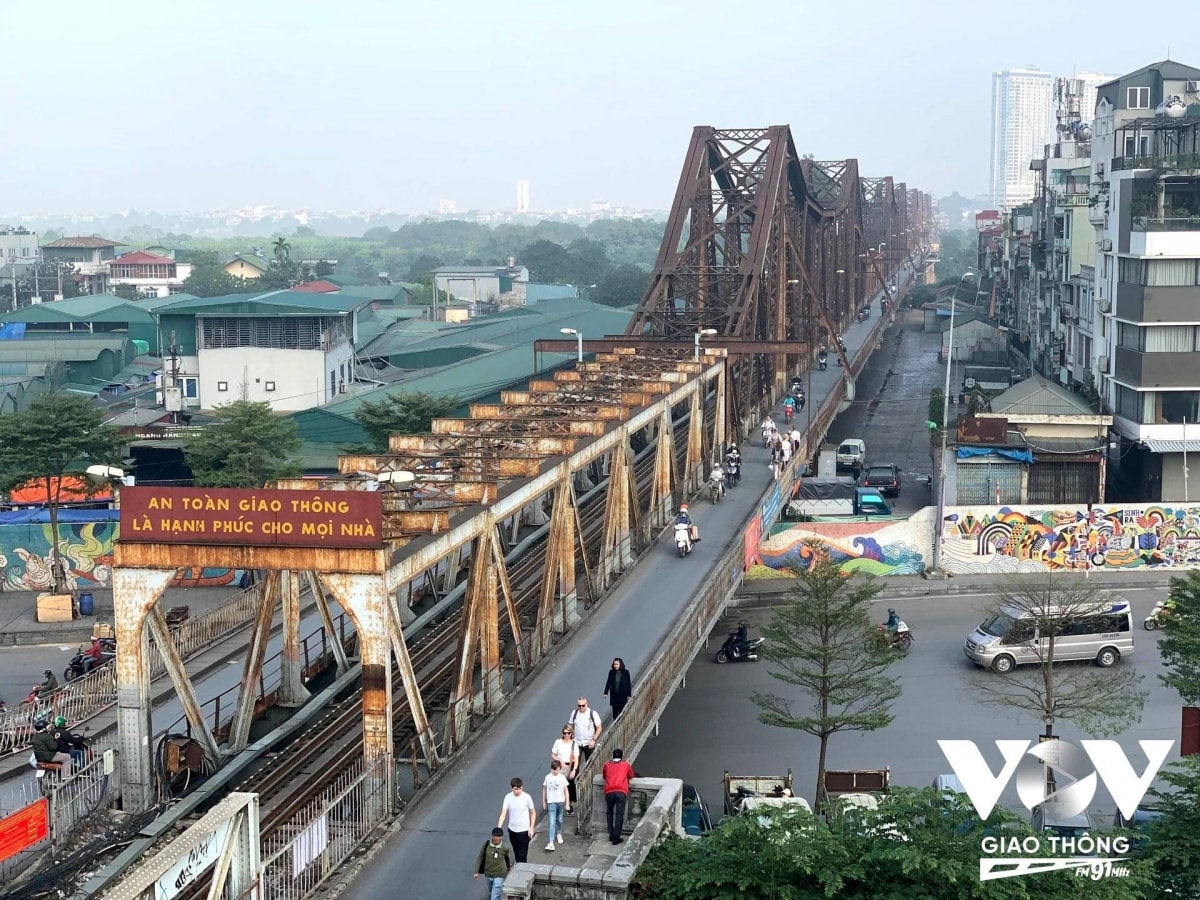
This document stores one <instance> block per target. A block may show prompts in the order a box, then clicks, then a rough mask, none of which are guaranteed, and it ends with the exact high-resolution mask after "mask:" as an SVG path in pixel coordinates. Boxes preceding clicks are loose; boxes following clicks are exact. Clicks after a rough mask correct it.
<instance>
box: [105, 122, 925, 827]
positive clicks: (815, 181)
mask: <svg viewBox="0 0 1200 900" xmlns="http://www.w3.org/2000/svg"><path fill="white" fill-rule="evenodd" d="M933 227H934V226H933V218H932V204H931V200H930V197H929V195H928V194H925V193H922V192H920V191H918V190H915V189H910V188H908V187H907V186H906V185H905V184H903V183H895V182H894V180H893V178H891V177H890V176H889V177H879V178H867V177H863V176H861V175H860V174H859V171H858V163H857V161H856V160H853V159H848V160H839V161H835V162H824V161H818V160H814V159H810V158H806V157H802V156H800V155H799V154H798V153H797V150H796V145H795V142H794V139H793V137H792V134H791V131H790V129H789V128H788V127H787V126H772V127H770V128H763V129H731V130H720V129H715V128H712V127H707V126H703V127H698V128H696V129H695V130H694V131H693V134H692V138H691V142H690V144H689V146H688V149H687V154H686V156H685V161H684V166H683V171H682V173H681V175H680V178H679V183H678V187H677V189H676V194H675V200H674V204H673V206H672V209H671V212H670V216H669V218H668V221H667V225H666V230H665V233H664V236H663V242H662V246H661V248H660V250H659V254H658V258H657V261H656V263H655V266H654V270H653V273H652V276H651V279H650V285H649V287H648V289H647V291H646V293H645V295H644V296H643V298H642V300H641V302H640V303H639V305H638V307H637V309H636V311H635V313H634V314H633V317H632V319H631V321H630V323H629V327H628V329H627V331H626V333H625V334H624V335H615V336H606V337H604V338H594V339H584V340H583V341H582V347H583V350H584V351H585V352H587V353H589V354H593V357H592V359H591V360H590V361H587V362H580V363H578V364H576V365H574V367H572V368H564V369H560V370H558V371H556V372H554V375H553V378H543V379H535V380H533V381H532V382H531V383H530V384H529V386H528V389H526V390H521V391H506V392H504V393H503V394H502V395H501V398H500V402H499V403H496V404H473V405H472V406H471V407H470V414H469V416H468V417H467V418H465V419H439V420H436V421H434V422H433V425H432V429H431V432H430V433H429V434H423V435H397V436H393V437H392V439H391V441H390V446H389V451H388V452H387V453H385V454H381V455H377V456H343V457H342V458H341V459H340V461H339V471H340V475H339V477H338V478H335V479H331V480H330V481H329V482H327V483H326V484H324V485H322V486H323V487H326V488H333V489H345V490H367V489H380V490H383V491H384V492H385V497H384V504H385V506H384V508H385V535H384V537H385V539H386V542H387V548H388V553H389V560H390V561H389V563H388V565H387V567H386V572H385V573H384V574H383V576H382V582H381V588H380V589H375V588H374V587H371V586H369V585H368V583H367V582H365V581H362V579H363V578H365V576H363V575H361V574H353V573H354V572H355V571H361V570H357V569H353V568H352V567H351V568H350V569H341V570H339V561H338V559H337V558H336V554H326V555H325V556H324V557H323V558H322V560H321V566H320V569H321V571H319V572H304V573H295V572H292V573H288V572H283V573H281V574H278V575H273V576H271V577H269V578H268V580H267V582H266V584H265V588H264V591H263V595H262V596H263V600H262V603H263V606H262V608H261V610H260V612H259V615H258V619H257V622H256V625H255V635H256V637H255V638H254V639H253V640H252V642H251V646H250V647H249V648H248V650H247V660H246V668H245V678H244V680H243V696H242V697H241V699H240V700H239V702H238V703H237V704H236V706H235V708H234V709H233V710H231V716H230V721H229V722H228V723H218V727H217V728H215V729H214V728H213V727H212V725H211V723H208V722H206V721H205V719H204V717H203V716H202V714H201V713H200V709H199V703H198V702H197V698H196V697H195V692H194V689H193V686H192V685H191V684H190V683H189V682H188V679H187V675H186V671H184V669H183V666H182V664H181V663H180V662H179V660H178V659H170V658H169V657H170V656H171V653H172V652H173V651H171V650H170V649H169V641H167V640H166V639H165V638H164V635H165V626H164V625H163V623H162V621H161V619H162V616H161V613H160V612H159V611H158V610H157V609H156V608H155V602H156V600H155V598H156V596H157V594H156V593H155V592H154V585H155V584H156V583H157V582H156V581H155V579H154V578H149V577H148V576H149V575H150V574H151V572H150V570H146V571H145V572H140V571H139V570H136V569H133V570H126V574H125V575H124V576H122V575H121V574H120V569H119V567H120V564H121V560H120V557H119V556H118V560H117V563H118V571H117V573H116V574H115V575H114V588H115V589H114V601H115V605H116V619H117V631H118V635H119V636H121V637H122V641H121V644H120V646H121V653H122V659H120V660H119V661H118V666H117V678H118V707H119V725H120V729H121V734H120V747H121V757H120V764H121V769H122V786H123V787H122V790H123V803H124V807H125V809H126V810H127V811H128V810H136V809H139V808H145V807H147V806H148V805H149V804H150V803H151V802H152V800H153V797H154V795H155V786H154V784H153V783H152V782H153V778H152V767H151V764H150V762H149V760H148V759H147V758H146V757H147V755H148V754H149V753H152V752H153V748H152V747H151V746H150V737H151V735H150V733H149V731H148V729H149V716H148V713H147V707H146V706H145V704H146V702H147V701H146V700H145V699H144V697H142V698H141V699H139V693H143V694H144V691H145V684H146V680H145V679H146V672H147V671H149V665H150V660H149V653H150V649H149V647H150V643H149V640H148V637H150V636H152V637H153V638H154V639H155V641H156V644H157V646H158V647H164V646H167V647H168V649H167V650H166V651H164V652H165V654H166V655H167V657H168V658H167V660H166V662H167V670H168V674H170V675H171V678H172V681H173V682H174V686H175V688H176V689H177V691H178V692H179V694H180V697H181V699H182V700H183V701H184V704H183V705H184V707H185V711H187V713H188V718H189V721H190V726H191V729H192V731H193V732H194V733H197V732H204V733H205V735H204V737H203V739H202V741H201V742H202V744H204V746H205V749H206V752H207V754H208V755H209V756H211V757H216V759H217V761H218V762H219V761H221V760H222V758H228V757H231V756H233V755H236V754H237V753H239V752H240V751H241V750H242V749H243V748H245V747H246V746H247V735H248V731H249V720H250V718H251V717H252V716H253V715H254V713H255V712H256V711H257V710H256V707H255V703H256V701H257V694H256V692H255V691H254V690H253V685H254V684H255V683H256V682H257V681H258V679H259V676H260V675H261V672H258V671H256V666H258V667H261V664H262V659H263V647H264V644H265V635H267V634H268V633H269V630H270V625H271V619H272V616H273V614H274V610H275V608H276V606H279V607H281V608H282V610H283V618H284V651H283V653H282V663H281V665H282V666H283V667H285V668H293V667H298V666H299V653H298V652H297V651H296V649H295V648H296V646H297V642H298V640H299V637H298V634H297V633H296V632H297V630H298V618H299V617H298V614H297V613H296V609H297V601H296V595H297V592H298V590H299V587H298V586H299V584H300V583H301V582H302V581H303V580H307V583H309V584H311V585H312V586H313V587H314V588H315V590H314V595H316V596H318V597H319V599H320V600H321V601H322V603H323V602H324V601H325V600H326V599H327V597H333V598H335V599H336V600H338V602H339V603H340V604H341V606H342V607H343V609H344V610H345V611H346V612H347V613H348V614H349V615H350V616H351V617H352V619H353V620H354V625H355V631H356V634H355V639H354V641H353V642H352V643H351V645H350V652H351V653H352V654H357V657H355V656H353V655H352V656H351V658H350V660H349V664H350V665H354V664H355V663H356V659H357V664H358V665H361V675H362V677H361V679H360V681H359V683H358V688H357V692H356V693H354V694H353V696H351V697H350V698H349V699H348V700H346V699H343V700H342V701H341V703H340V704H339V705H338V706H337V707H336V708H335V709H334V711H333V712H331V713H329V714H326V715H325V717H324V718H322V719H318V720H315V721H314V723H313V724H312V725H311V726H310V727H309V729H308V730H307V731H306V732H305V734H304V736H303V738H302V739H301V740H300V741H299V742H298V744H296V745H293V747H292V748H290V749H289V750H287V751H284V752H283V753H281V754H278V755H277V756H276V758H275V759H274V760H273V762H272V764H271V766H270V767H269V768H268V770H266V772H265V774H260V775H258V776H255V777H253V778H251V779H250V780H249V781H248V782H242V783H240V784H239V785H238V786H237V787H238V789H239V790H244V791H258V792H260V793H262V795H263V823H262V840H263V842H264V847H266V846H267V844H268V843H269V842H270V841H271V840H272V839H274V840H276V841H278V840H279V839H280V837H279V836H280V835H283V836H285V837H286V835H288V834H295V833H297V830H303V826H304V823H303V822H292V821H291V818H290V817H291V816H293V814H295V813H296V811H297V810H300V809H301V808H302V807H304V806H305V805H306V804H309V803H310V802H311V801H312V799H313V798H317V797H319V796H321V791H322V790H323V789H325V788H326V787H328V786H329V785H332V784H334V782H336V781H337V779H339V777H343V775H344V773H345V772H346V771H347V770H348V769H349V768H352V767H355V766H357V767H358V768H357V769H356V771H361V772H364V773H376V774H375V776H374V777H377V778H379V779H382V780H383V781H384V782H385V783H384V785H383V786H384V787H385V788H386V790H383V789H381V790H379V791H376V792H374V793H372V794H371V796H372V797H375V798H377V799H375V800H373V801H372V803H373V804H374V807H373V808H374V816H375V817H376V818H377V819H380V820H382V818H385V817H386V816H388V815H390V814H392V813H394V812H395V811H396V809H397V808H398V806H399V805H401V803H400V802H399V801H397V797H398V795H400V796H411V794H412V792H413V791H415V790H417V789H423V786H425V785H427V784H428V783H429V782H430V781H431V780H436V775H437V773H438V772H439V771H440V770H442V769H443V768H444V767H446V764H447V762H448V761H449V760H452V759H453V757H454V756H455V754H456V753H458V752H459V751H460V750H461V748H462V747H463V746H464V744H465V743H466V742H467V740H468V739H469V738H470V736H471V734H472V733H473V732H475V731H477V730H478V729H479V728H480V727H481V726H482V725H483V724H484V723H486V721H487V720H488V719H489V718H490V717H493V716H496V715H497V714H499V713H500V712H501V711H502V710H503V709H504V707H505V705H506V703H507V701H508V699H509V697H510V696H511V694H512V692H513V690H514V689H515V687H516V686H517V685H518V684H519V683H520V682H521V680H522V679H523V678H524V677H525V676H526V675H527V674H528V673H529V672H530V671H532V670H533V669H534V668H535V667H537V666H538V665H539V663H540V662H541V661H542V660H543V659H545V658H546V656H547V655H548V654H549V653H550V651H551V650H552V649H553V647H554V645H555V644H556V642H558V641H560V640H562V639H563V637H564V635H566V634H568V633H569V632H570V631H571V630H572V629H574V628H575V627H576V626H577V624H578V623H579V622H580V620H581V618H582V617H584V616H586V615H587V614H589V611H590V610H592V609H593V608H594V607H596V606H597V605H602V602H603V599H604V596H605V594H606V592H607V591H608V589H609V587H610V586H611V585H612V584H613V582H614V581H615V580H616V579H617V578H619V577H620V575H621V573H622V572H624V571H626V570H628V569H629V568H630V567H632V566H633V565H635V564H636V561H637V559H638V557H639V555H640V554H641V553H642V551H643V550H645V549H646V548H647V547H648V546H649V545H650V544H651V543H652V542H653V541H654V540H655V538H656V537H657V535H658V534H659V533H660V532H661V531H662V529H663V528H664V527H666V526H667V524H668V523H669V521H670V520H671V517H672V514H673V510H674V509H675V508H676V507H677V506H678V504H679V503H680V502H681V501H683V500H684V499H686V498H687V497H689V496H691V495H692V494H694V492H695V491H697V490H698V489H699V487H700V486H701V484H702V480H703V478H704V475H705V467H706V465H707V464H708V463H709V462H710V461H711V460H712V459H714V458H716V457H717V455H718V454H720V453H722V452H723V447H724V445H725V444H726V443H727V442H728V441H729V440H732V439H735V438H738V437H740V436H741V435H743V434H745V433H747V431H748V429H749V427H751V425H752V423H754V422H755V421H756V420H757V418H759V417H760V416H761V415H762V414H763V412H764V410H766V409H768V408H770V406H771V405H772V403H773V401H774V400H775V399H776V398H777V397H778V396H779V394H780V392H781V391H782V389H783V388H784V387H785V385H786V380H787V378H788V376H789V375H795V374H800V373H803V372H804V371H805V369H806V368H808V367H809V366H811V365H812V364H813V362H814V360H815V356H816V351H817V348H818V347H819V346H822V345H826V346H829V347H831V348H832V349H833V350H834V351H835V352H837V350H836V343H835V342H834V341H832V337H833V336H836V335H838V334H840V333H841V332H842V330H843V329H844V328H845V327H846V326H847V324H848V323H849V322H850V321H851V320H852V318H853V316H854V315H855V314H856V312H857V311H858V310H859V309H860V308H861V307H862V306H863V305H864V304H865V303H866V302H867V300H868V298H870V297H873V296H875V295H877V294H879V293H880V292H882V293H883V294H884V295H885V296H888V297H891V298H892V300H893V305H894V301H895V299H896V298H895V295H894V294H893V293H892V291H893V284H894V281H895V277H896V273H897V272H898V271H899V270H900V268H901V266H903V265H905V264H906V263H911V264H913V265H914V266H918V267H919V266H920V265H921V264H922V263H923V260H924V258H925V254H926V253H927V251H928V249H929V247H930V244H931V242H932V241H933V240H934V239H935V234H934V231H933ZM576 346H577V344H576V341H575V340H573V339H572V340H563V341H539V342H538V346H537V349H539V350H553V351H560V352H561V351H570V352H573V351H575V349H576ZM843 363H845V364H846V366H847V367H846V371H847V372H850V371H851V369H850V367H849V364H848V362H847V361H846V360H844V359H843ZM833 411H834V410H830V412H833ZM818 437H819V436H818ZM814 449H815V447H813V446H812V444H811V443H810V446H809V450H810V452H811V451H812V450H814ZM390 472H395V473H411V475H412V476H415V477H412V478H410V477H409V476H408V475H404V476H403V477H397V478H394V479H393V478H390V477H389V476H388V475H387V474H386V473H390ZM380 475H383V478H382V479H381V478H380ZM281 486H282V487H288V486H289V485H281ZM296 486H297V487H299V485H296ZM309 486H310V487H311V483H310V484H309ZM164 559H168V558H167V557H164ZM168 562H169V559H168ZM313 568H314V569H316V568H318V567H317V566H316V565H315V564H314V565H313ZM139 575H145V576H147V577H138V576H139ZM156 578H157V579H158V580H159V581H161V580H162V578H161V577H159V576H156ZM355 579H359V580H358V581H356V580H355ZM164 583H165V582H164ZM427 606H432V610H431V611H430V612H426V613H424V614H422V615H421V617H420V619H419V620H418V621H417V622H416V623H414V621H413V620H414V612H413V608H414V607H416V608H418V609H424V608H425V607H427ZM325 618H326V621H327V622H329V621H331V617H330V616H329V614H328V611H326V612H325ZM417 625H421V626H422V627H420V628H417V627H416V626H417ZM330 631H331V632H332V626H330ZM339 649H340V648H339ZM339 659H340V661H341V662H342V664H343V665H345V664H346V660H345V658H344V656H341V657H339ZM283 682H284V684H285V685H289V686H290V687H288V688H287V690H285V691H283V693H284V694H285V695H286V696H285V700H286V701H287V702H290V703H292V704H293V705H295V704H302V703H303V702H304V699H305V698H306V696H307V692H306V691H304V690H303V686H302V678H301V675H300V673H299V670H298V669H297V671H295V672H291V673H290V674H289V673H288V672H285V673H284V676H283ZM192 720H194V721H192ZM305 748H309V749H307V750H306V749H305ZM314 760H316V762H315V763H314ZM409 770H411V773H412V775H411V783H410V784H397V783H396V782H398V781H402V780H404V781H407V780H408V776H407V775H406V774H404V773H406V772H407V771H409ZM339 784H340V782H339ZM367 805H371V804H367ZM273 835H274V838H273Z"/></svg>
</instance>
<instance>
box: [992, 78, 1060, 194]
mask: <svg viewBox="0 0 1200 900" xmlns="http://www.w3.org/2000/svg"><path fill="white" fill-rule="evenodd" d="M1053 88H1054V79H1053V78H1052V77H1051V75H1050V73H1049V72H1043V71H1041V70H1040V69H1004V70H1002V71H999V72H993V73H992V153H991V181H990V194H991V201H992V205H993V206H995V207H997V208H1001V209H1011V208H1012V207H1014V206H1017V205H1019V204H1021V203H1025V202H1028V201H1029V200H1030V199H1032V198H1033V195H1034V190H1035V188H1036V181H1035V179H1034V174H1033V172H1031V171H1030V170H1029V163H1030V162H1031V161H1032V160H1034V159H1040V158H1041V156H1042V148H1043V147H1044V146H1045V145H1046V144H1047V143H1049V142H1050V121H1051V109H1052V103H1051V98H1052V94H1053Z"/></svg>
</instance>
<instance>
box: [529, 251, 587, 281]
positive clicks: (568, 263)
mask: <svg viewBox="0 0 1200 900" xmlns="http://www.w3.org/2000/svg"><path fill="white" fill-rule="evenodd" d="M517 259H518V260H519V261H520V263H521V265H523V266H526V267H527V268H528V269H529V278H530V280H531V281H547V282H564V283H566V284H574V283H575V282H574V281H573V280H572V278H571V277H570V276H571V275H573V274H574V272H575V270H576V259H575V257H574V256H573V255H572V254H571V251H570V250H568V249H567V248H566V247H564V246H562V245H561V244H556V243H554V241H545V240H543V241H534V242H533V243H532V244H528V245H527V246H525V247H524V248H523V249H522V250H521V252H520V254H519V255H518V256H517ZM588 283H589V284H591V283H592V282H588Z"/></svg>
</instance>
